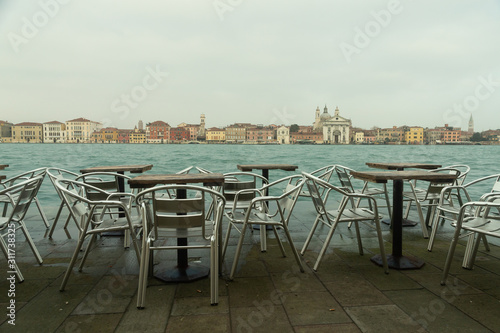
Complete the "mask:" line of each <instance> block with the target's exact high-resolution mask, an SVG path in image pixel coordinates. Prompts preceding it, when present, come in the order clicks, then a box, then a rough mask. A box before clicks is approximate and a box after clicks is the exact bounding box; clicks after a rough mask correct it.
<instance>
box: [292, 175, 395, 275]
mask: <svg viewBox="0 0 500 333" xmlns="http://www.w3.org/2000/svg"><path fill="white" fill-rule="evenodd" d="M302 174H303V175H304V177H305V183H306V185H307V187H308V188H309V192H310V193H311V198H312V200H313V203H314V207H315V208H316V212H317V214H318V215H317V217H316V220H315V221H314V224H313V226H312V228H311V231H310V232H309V235H308V236H307V239H306V241H305V243H304V246H303V247H302V251H301V252H300V254H301V255H304V253H305V252H306V250H307V247H308V246H309V243H310V242H311V239H312V237H313V235H314V233H315V232H316V228H317V227H318V225H319V223H320V222H321V223H322V224H323V225H325V226H327V227H328V228H330V231H329V232H328V235H327V236H326V239H325V242H324V244H323V247H322V248H321V250H320V252H319V254H318V258H317V259H316V263H315V264H314V267H313V269H314V270H315V271H317V270H318V267H319V264H320V262H321V259H322V258H323V256H324V254H325V252H326V249H327V248H328V246H329V244H330V241H331V239H332V237H333V234H334V232H335V230H336V228H337V226H338V224H339V223H350V222H353V223H354V225H355V228H356V236H357V241H358V250H359V254H361V255H362V254H363V245H362V242H361V234H360V231H359V225H358V222H361V221H373V222H374V223H375V229H376V232H377V237H378V242H379V247H380V255H381V257H382V260H383V266H384V270H385V272H386V273H388V272H389V270H388V265H387V258H386V256H385V249H384V241H383V239H382V231H381V229H380V215H379V213H378V208H377V202H376V200H375V198H373V197H372V196H371V195H367V194H360V193H353V192H350V191H349V190H348V189H346V188H339V187H337V186H334V185H332V184H330V183H327V182H325V181H323V180H321V179H319V178H318V177H315V176H312V175H310V174H307V173H305V172H303V173H302ZM322 188H324V190H325V191H326V195H325V196H324V197H322V196H321V195H320V193H321V192H322V191H323V189H322ZM332 193H334V194H335V193H336V194H339V195H341V196H342V199H341V200H340V205H339V207H338V209H336V210H327V209H326V205H327V201H328V199H329V198H330V197H331V196H332ZM362 200H366V201H369V202H370V204H369V206H370V207H371V208H370V209H369V208H364V207H359V202H360V201H362ZM355 202H356V203H355Z"/></svg>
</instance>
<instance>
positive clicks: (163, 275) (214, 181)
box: [128, 173, 224, 282]
mask: <svg viewBox="0 0 500 333" xmlns="http://www.w3.org/2000/svg"><path fill="white" fill-rule="evenodd" d="M192 183H203V185H204V186H221V185H222V184H224V175H223V174H221V173H198V174H189V173H188V174H160V175H140V176H137V177H134V178H132V179H129V181H128V184H129V186H130V187H131V188H146V187H153V186H155V185H160V184H161V185H167V184H192ZM185 197H186V191H185V190H184V191H182V190H178V191H177V198H180V199H182V198H185ZM177 245H178V246H186V245H187V238H177ZM208 273H209V267H205V266H200V265H194V264H189V263H188V253H187V249H178V250H177V266H175V267H168V268H165V269H164V268H163V267H161V268H159V269H157V271H156V272H155V277H157V278H159V279H161V280H163V281H166V282H189V281H194V280H197V279H200V278H202V277H205V276H207V275H208Z"/></svg>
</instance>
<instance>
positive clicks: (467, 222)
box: [441, 193, 500, 285]
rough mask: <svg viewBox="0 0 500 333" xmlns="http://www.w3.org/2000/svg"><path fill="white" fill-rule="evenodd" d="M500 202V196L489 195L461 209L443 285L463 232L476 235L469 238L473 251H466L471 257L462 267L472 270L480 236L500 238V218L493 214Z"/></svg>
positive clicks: (465, 260) (498, 207) (446, 263)
mask: <svg viewBox="0 0 500 333" xmlns="http://www.w3.org/2000/svg"><path fill="white" fill-rule="evenodd" d="M499 200H500V194H498V193H496V194H494V195H489V196H488V198H487V199H486V200H485V201H472V202H467V203H465V204H463V205H462V207H460V210H459V213H458V219H457V222H456V224H455V233H454V234H453V238H452V239H451V244H450V249H449V250H448V255H447V257H446V261H445V264H444V269H443V277H442V280H441V285H445V284H446V279H447V277H448V273H449V271H450V266H451V261H452V260H453V256H454V254H455V248H456V246H457V242H458V238H459V237H460V233H461V232H462V231H466V232H471V233H473V234H474V235H476V237H475V238H472V237H469V242H468V247H472V250H471V251H467V250H466V251H465V254H466V256H470V257H469V258H467V257H466V258H464V262H463V264H462V266H463V267H464V268H468V269H472V267H473V265H474V260H475V257H476V253H477V250H478V246H479V241H480V239H481V238H482V237H480V236H482V235H484V236H491V237H496V238H500V217H499V216H498V214H496V213H494V214H492V209H495V210H496V211H498V210H499V209H500V201H499ZM467 211H474V215H473V216H470V215H468V214H467ZM471 242H472V243H473V245H472V246H471V245H470V244H469V243H471Z"/></svg>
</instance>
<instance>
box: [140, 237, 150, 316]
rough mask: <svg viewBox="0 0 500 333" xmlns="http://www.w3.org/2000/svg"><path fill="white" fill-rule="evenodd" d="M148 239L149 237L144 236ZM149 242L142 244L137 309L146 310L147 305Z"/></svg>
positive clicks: (145, 241)
mask: <svg viewBox="0 0 500 333" xmlns="http://www.w3.org/2000/svg"><path fill="white" fill-rule="evenodd" d="M144 237H147V236H144ZM149 246H150V244H149V240H147V239H145V240H144V241H143V243H142V252H141V261H140V266H139V267H140V268H139V282H138V286H137V308H138V309H144V305H145V303H146V288H147V286H148V276H149V258H150V249H149Z"/></svg>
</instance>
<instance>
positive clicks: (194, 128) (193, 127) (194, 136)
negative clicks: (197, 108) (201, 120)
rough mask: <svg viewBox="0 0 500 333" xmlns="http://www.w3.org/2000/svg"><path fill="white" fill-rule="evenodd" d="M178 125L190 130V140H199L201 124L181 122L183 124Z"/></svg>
mask: <svg viewBox="0 0 500 333" xmlns="http://www.w3.org/2000/svg"><path fill="white" fill-rule="evenodd" d="M177 127H182V128H184V129H186V130H187V131H188V132H189V139H188V140H190V141H197V140H198V137H200V125H198V124H186V123H181V124H179V125H177Z"/></svg>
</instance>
